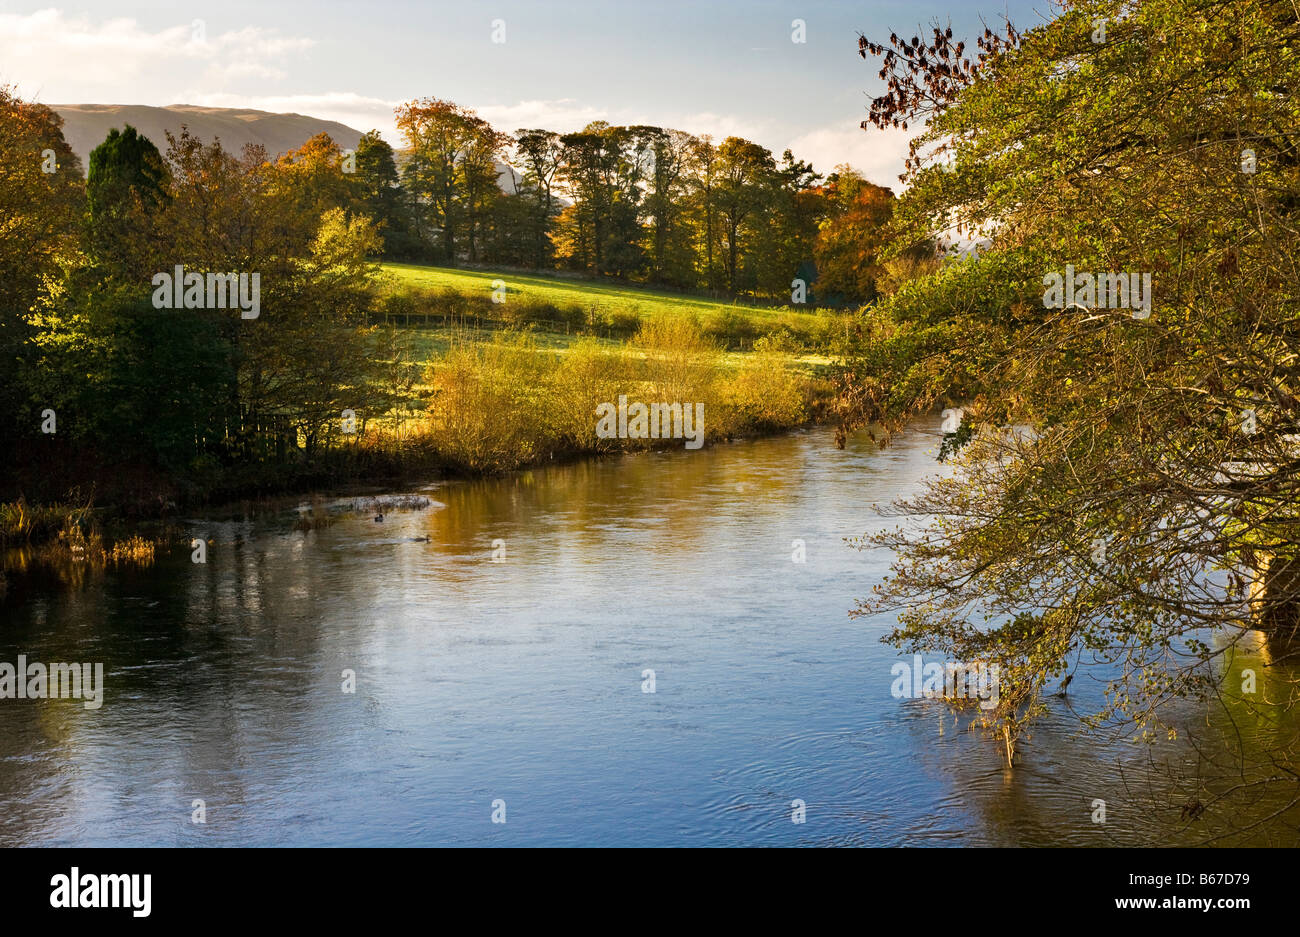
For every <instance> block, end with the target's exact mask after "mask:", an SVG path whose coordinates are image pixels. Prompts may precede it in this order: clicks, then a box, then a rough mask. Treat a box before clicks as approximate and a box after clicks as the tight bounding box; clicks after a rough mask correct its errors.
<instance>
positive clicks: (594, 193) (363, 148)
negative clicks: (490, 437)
mask: <svg viewBox="0 0 1300 937" xmlns="http://www.w3.org/2000/svg"><path fill="white" fill-rule="evenodd" d="M397 127H398V130H399V132H400V133H401V136H402V142H403V148H402V150H401V151H400V152H396V151H394V149H393V148H392V147H391V146H389V144H388V143H386V142H385V141H384V140H383V139H382V138H381V137H380V136H379V134H378V132H377V131H371V132H370V133H368V134H366V135H365V136H364V137H363V138H362V140H361V142H360V144H359V145H358V147H357V150H356V153H355V172H353V173H350V176H351V178H352V180H353V183H352V191H353V193H354V198H355V202H354V203H353V204H356V205H358V206H359V207H361V208H363V209H364V210H365V211H367V212H368V213H369V214H370V215H371V216H372V217H373V218H374V219H375V221H376V223H377V224H378V226H379V228H380V231H381V233H382V235H383V238H384V248H383V254H384V256H385V257H388V258H391V259H401V260H416V261H424V262H431V263H440V264H448V265H456V264H460V263H470V264H484V265H500V266H515V267H528V268H534V269H538V270H548V269H562V270H571V271H579V272H583V273H587V274H591V275H595V276H612V277H619V278H622V279H626V280H630V281H637V282H645V283H651V284H657V285H662V286H670V287H675V288H680V289H690V290H707V291H710V292H712V293H714V294H717V295H731V296H740V295H746V296H752V297H760V298H767V299H780V300H783V301H785V302H789V301H790V299H791V293H792V285H791V284H792V283H793V281H794V280H795V279H796V278H798V279H802V280H804V281H805V282H806V283H807V284H808V289H809V296H808V298H807V301H808V302H822V303H832V304H840V303H863V302H867V301H870V300H872V299H874V298H875V295H876V282H875V281H876V279H877V277H878V276H879V275H880V272H881V271H880V269H879V267H878V266H877V263H876V260H875V248H876V240H875V238H876V235H875V233H874V232H875V231H876V230H877V229H878V228H879V227H880V225H881V224H882V223H883V222H884V221H886V220H888V218H889V215H890V212H891V210H892V205H893V201H894V199H893V194H892V193H891V192H890V190H889V189H886V188H882V187H880V186H876V185H872V184H871V183H868V182H866V181H865V180H864V179H863V178H862V177H861V175H860V174H858V173H857V172H856V171H854V170H853V169H851V168H850V167H847V166H841V167H839V168H837V169H836V170H835V171H834V172H832V173H830V174H829V175H826V176H823V175H821V174H819V173H817V172H816V171H814V169H813V168H812V166H810V165H809V164H808V163H806V162H804V161H802V160H798V159H796V158H795V157H794V155H793V154H792V153H791V152H790V151H789V150H787V151H785V153H784V154H782V156H781V158H780V159H779V160H778V159H776V158H775V157H774V156H773V154H772V153H771V152H770V151H769V150H767V149H766V148H764V147H762V146H760V145H759V144H757V143H753V142H751V141H749V140H744V139H741V138H740V137H727V138H726V139H725V140H723V141H721V142H720V143H715V142H714V141H713V140H712V139H711V138H709V137H708V136H700V137H697V136H694V135H692V134H689V133H685V132H683V131H680V130H673V129H665V128H662V127H651V126H632V127H617V126H611V125H609V124H607V123H604V122H601V121H597V122H594V123H591V124H589V125H588V126H587V127H585V128H583V129H582V130H580V131H578V132H576V133H568V134H560V133H556V132H553V131H550V130H542V129H521V130H517V131H516V132H515V133H514V134H512V135H511V134H506V133H502V132H501V131H499V130H497V129H496V128H494V127H492V126H491V125H490V124H489V123H488V122H487V121H485V120H484V119H483V118H481V117H479V116H478V115H476V114H475V113H474V112H473V111H472V110H469V109H467V108H464V107H460V106H458V105H456V104H453V103H451V102H449V101H442V100H438V99H436V98H425V99H421V100H416V101H411V102H410V103H408V104H405V105H402V106H401V107H399V108H398V109H397ZM341 158H342V157H341V156H340V155H339V154H338V153H337V151H336V148H335V147H334V145H333V143H332V141H330V140H329V138H328V137H324V136H322V137H317V138H316V139H315V140H313V141H312V142H311V143H309V144H308V146H306V147H304V148H303V150H301V151H299V153H298V154H297V156H296V157H295V159H296V161H297V162H299V163H302V164H304V165H310V164H312V163H320V162H322V161H323V162H324V164H325V165H326V166H328V165H329V164H330V163H332V162H333V161H335V160H338V159H341ZM334 178H336V179H337V176H334Z"/></svg>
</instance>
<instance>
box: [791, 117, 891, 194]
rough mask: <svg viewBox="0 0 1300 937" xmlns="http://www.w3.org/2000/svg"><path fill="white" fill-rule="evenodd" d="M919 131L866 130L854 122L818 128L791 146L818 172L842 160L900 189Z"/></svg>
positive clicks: (872, 179) (874, 179) (880, 182)
mask: <svg viewBox="0 0 1300 937" xmlns="http://www.w3.org/2000/svg"><path fill="white" fill-rule="evenodd" d="M915 135H916V131H912V130H901V129H898V128H894V127H890V128H888V129H886V130H877V129H874V128H873V129H871V130H863V129H861V128H860V127H858V126H857V125H855V124H850V125H848V126H840V125H834V126H830V127H819V128H818V129H816V130H810V131H808V132H807V133H804V134H801V135H800V136H798V137H795V138H794V139H793V140H791V141H790V144H789V145H790V149H791V150H793V151H794V155H795V156H797V157H798V158H799V159H803V160H807V161H808V162H810V163H812V164H813V166H815V167H816V168H817V170H818V171H819V172H823V173H825V172H830V171H831V170H832V169H833V168H834V167H835V166H837V165H839V164H840V163H848V164H849V165H850V166H852V167H853V168H854V169H856V170H858V171H859V172H860V173H862V175H863V176H864V177H865V178H866V179H867V181H868V182H874V183H875V184H876V185H883V186H888V187H889V188H891V189H893V190H894V191H895V192H899V191H901V188H902V184H901V183H900V182H899V181H898V177H899V175H900V174H901V173H902V171H903V163H904V161H905V160H906V159H907V152H908V143H909V141H910V140H911V139H912V137H913V136H915Z"/></svg>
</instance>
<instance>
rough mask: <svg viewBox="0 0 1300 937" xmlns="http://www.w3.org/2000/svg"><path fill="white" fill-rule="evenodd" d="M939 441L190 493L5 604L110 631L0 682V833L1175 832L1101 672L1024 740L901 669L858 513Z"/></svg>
mask: <svg viewBox="0 0 1300 937" xmlns="http://www.w3.org/2000/svg"><path fill="white" fill-rule="evenodd" d="M934 424H935V425H934V426H933V427H929V426H927V427H925V429H927V430H937V428H938V421H937V420H935V421H934ZM936 441H937V437H936V436H935V435H934V434H933V433H932V432H922V431H912V432H909V433H907V434H905V435H903V436H902V437H901V438H900V439H899V440H898V441H897V442H896V443H895V444H894V445H893V446H891V447H890V448H887V449H883V450H881V449H877V448H876V447H875V446H874V445H873V444H872V443H871V442H870V441H869V440H868V439H867V438H866V437H865V435H864V436H858V437H854V438H853V439H851V441H850V445H849V446H848V448H847V449H845V450H843V451H840V450H836V449H835V448H834V445H833V443H832V441H831V435H830V433H829V431H826V430H813V431H808V432H802V433H797V434H794V435H790V436H783V437H778V438H772V439H765V440H757V441H748V442H740V443H735V444H731V445H722V446H716V447H710V448H708V449H704V450H699V451H694V452H691V451H685V450H673V451H665V452H660V453H653V454H642V455H635V456H629V457H621V458H614V459H608V460H603V461H594V462H583V463H578V464H572V465H564V466H557V467H553V468H545V469H539V470H534V471H530V472H525V473H522V474H520V475H518V476H514V477H510V478H506V479H499V480H491V481H481V482H448V483H442V484H436V485H431V486H428V487H427V488H425V489H422V490H421V491H419V492H416V493H422V494H424V495H427V496H428V497H429V498H430V499H432V503H431V505H430V506H429V507H428V508H427V509H424V510H416V511H399V512H389V513H388V514H387V515H386V517H385V520H384V521H383V522H382V523H376V522H375V521H373V520H372V519H371V517H370V515H369V514H368V513H366V514H357V513H348V514H340V515H339V517H338V519H337V520H336V522H335V523H333V524H332V525H330V526H328V527H325V528H322V529H317V530H311V531H306V532H304V531H300V530H296V529H294V519H295V516H296V515H295V512H294V510H293V509H292V505H290V506H288V509H287V510H286V511H285V512H283V513H282V514H279V515H276V516H270V517H267V516H262V517H260V518H258V519H255V520H244V519H233V520H232V519H230V518H228V517H226V518H220V517H213V518H194V519H191V520H190V522H189V530H190V532H191V533H193V534H195V535H202V536H204V537H206V538H208V539H210V540H212V544H211V545H210V546H209V548H208V558H207V563H206V564H203V565H196V564H193V563H191V562H190V556H189V552H188V551H178V552H176V553H175V554H174V555H172V556H169V557H165V558H163V559H162V560H161V561H160V562H159V563H158V564H157V565H155V566H154V567H153V568H151V569H146V570H137V571H123V572H117V573H113V572H110V573H107V574H105V575H104V576H103V577H100V578H98V579H92V581H90V582H89V583H88V584H87V585H86V586H84V587H83V588H81V589H78V590H74V591H64V592H50V593H47V594H37V595H35V596H32V595H29V596H28V597H27V598H26V600H25V601H24V602H22V603H21V604H15V603H12V602H11V604H10V605H9V606H6V607H4V608H3V615H4V619H3V622H4V626H3V630H2V631H0V660H6V661H10V662H13V661H15V660H16V657H17V655H18V654H20V653H22V654H26V655H27V657H28V658H29V660H40V661H51V662H52V661H102V662H103V663H104V664H105V668H106V671H107V677H106V682H107V690H106V694H105V701H104V705H103V707H102V708H100V709H99V710H97V711H87V710H85V709H84V708H83V707H82V706H81V705H80V703H79V702H76V701H70V700H54V701H40V700H7V701H3V702H0V843H3V844H4V845H15V844H30V845H54V844H68V845H72V844H76V845H95V846H100V845H181V846H197V845H486V844H500V845H543V844H545V845H642V846H659V845H740V844H749V845H802V844H861V845H900V844H911V845H957V844H963V845H981V844H996V845H1008V844H1009V845H1057V844H1075V845H1103V844H1108V843H1112V842H1132V841H1142V842H1145V841H1153V840H1154V841H1169V840H1170V839H1171V838H1174V839H1176V838H1177V837H1179V836H1181V835H1184V833H1186V828H1187V827H1188V824H1187V823H1185V822H1180V820H1179V817H1178V814H1177V812H1176V811H1175V810H1169V809H1166V810H1164V811H1163V812H1154V813H1153V812H1151V810H1150V808H1149V806H1142V805H1141V804H1142V803H1143V802H1144V801H1143V798H1147V797H1149V790H1144V791H1143V792H1142V796H1141V797H1135V796H1134V794H1133V792H1132V791H1131V790H1130V786H1131V785H1132V784H1134V783H1135V781H1136V783H1137V785H1138V786H1139V787H1142V786H1143V785H1145V786H1146V787H1147V788H1149V787H1150V782H1151V778H1152V777H1156V778H1157V781H1158V779H1159V776H1160V771H1159V770H1156V771H1153V770H1152V768H1151V766H1150V764H1149V762H1150V759H1151V755H1150V754H1149V753H1148V751H1147V749H1146V748H1144V747H1134V746H1131V745H1129V744H1127V743H1114V744H1111V743H1103V742H1100V741H1097V740H1095V739H1087V738H1080V737H1077V736H1076V735H1075V730H1076V729H1077V726H1078V720H1077V717H1076V716H1075V714H1074V713H1073V712H1071V705H1072V706H1075V707H1078V708H1079V709H1080V711H1086V709H1087V706H1086V704H1087V703H1088V702H1089V699H1090V697H1089V694H1093V696H1094V697H1095V694H1096V692H1097V690H1096V687H1095V686H1090V685H1089V681H1088V680H1086V679H1080V680H1078V681H1076V687H1077V695H1076V696H1075V697H1074V698H1073V700H1072V702H1071V704H1070V705H1065V704H1064V703H1059V702H1054V704H1053V711H1052V713H1051V715H1050V716H1049V718H1048V719H1047V720H1046V721H1045V722H1044V723H1043V724H1042V726H1040V727H1039V729H1038V730H1036V732H1035V733H1034V737H1033V738H1032V739H1031V740H1029V741H1028V742H1026V743H1025V744H1024V746H1023V748H1022V751H1023V762H1022V763H1018V764H1017V767H1016V769H1015V770H1014V771H1008V770H1007V769H1006V768H1005V767H1004V766H1003V764H1002V763H1001V761H1000V757H999V750H998V748H997V746H995V745H994V744H992V743H991V742H989V741H988V740H986V739H984V738H982V737H981V736H980V735H979V734H978V733H977V732H970V731H965V730H964V729H963V728H962V725H961V723H960V721H959V720H956V719H955V717H954V716H953V715H952V714H951V713H949V712H947V711H946V710H945V709H944V708H943V707H942V706H940V705H938V704H936V703H934V702H928V701H913V700H899V699H895V698H893V697H892V696H891V694H890V686H891V683H892V682H893V679H894V678H893V677H892V676H891V674H890V666H891V665H892V664H893V663H894V662H895V661H896V660H899V659H908V660H910V655H901V654H899V653H898V652H896V651H894V650H893V649H891V648H889V647H887V646H885V645H883V644H881V643H880V640H879V638H880V636H881V635H882V634H883V633H884V632H885V631H886V630H888V628H889V627H890V626H891V625H892V624H893V623H892V621H887V620H862V619H859V620H850V619H849V618H848V616H847V612H848V610H849V609H850V608H852V607H853V604H854V601H855V600H856V599H857V598H859V597H861V596H864V595H866V594H867V593H868V592H869V591H870V588H871V586H872V584H873V583H875V582H876V581H878V579H879V577H880V576H881V575H882V574H884V573H885V572H886V571H887V567H888V563H889V560H890V555H889V554H888V553H886V552H883V551H876V550H873V551H867V552H862V551H856V550H853V549H851V548H850V547H849V546H848V545H847V544H846V543H845V542H844V538H846V537H855V536H858V535H860V534H862V533H864V532H865V531H868V530H872V529H876V528H878V527H879V525H881V524H882V523H885V521H883V520H882V519H881V518H879V517H876V516H875V515H874V514H873V512H872V510H871V508H872V504H873V503H877V502H879V503H885V502H888V501H890V500H892V499H893V498H895V497H898V496H900V495H903V494H906V493H908V492H911V491H914V490H915V489H916V486H917V485H918V484H919V481H920V479H921V478H922V477H923V476H924V475H925V474H926V473H929V472H933V471H936V470H937V469H938V468H939V467H938V466H937V465H936V463H935V461H934V447H935V444H936ZM346 500H347V502H349V503H350V502H351V501H352V500H353V499H351V498H349V499H346ZM888 523H894V522H893V521H889V522H888ZM417 537H428V538H429V541H428V542H417V541H416V540H415V538H417ZM494 541H504V550H505V555H504V558H503V559H501V558H500V556H499V553H500V551H499V550H498V559H501V561H497V562H494V560H493V550H494V548H493V542H494ZM795 541H803V544H804V548H805V551H806V562H804V563H796V562H794V561H793V560H792V553H793V551H794V550H795V547H796V544H795ZM345 670H351V671H354V672H355V674H356V692H355V693H353V694H348V693H344V692H343V691H342V688H341V687H342V683H343V676H342V675H343V672H344V671H345ZM647 670H653V671H654V689H655V692H654V693H647V692H643V685H644V683H645V677H643V673H644V672H645V671H647ZM1201 719H1202V721H1204V719H1205V717H1204V716H1203V715H1202V716H1201ZM1157 755H1158V758H1161V759H1165V760H1168V759H1171V758H1172V759H1173V763H1174V764H1175V765H1176V766H1181V767H1187V765H1183V764H1182V762H1180V761H1179V759H1182V758H1184V754H1182V753H1180V750H1179V749H1177V748H1172V749H1171V748H1168V747H1166V748H1165V749H1162V750H1160V751H1159V752H1158V753H1157ZM1188 764H1190V762H1189V763H1188ZM1157 768H1160V769H1161V770H1163V763H1162V764H1161V765H1158V766H1157ZM196 798H197V799H202V800H203V801H204V802H205V806H206V820H207V822H206V823H205V824H202V825H199V824H195V823H193V822H191V818H192V811H193V802H194V800H195V799H196ZM1097 798H1102V799H1105V800H1106V801H1107V804H1108V811H1109V815H1108V821H1107V823H1106V824H1104V825H1101V824H1097V823H1094V822H1093V821H1092V814H1093V808H1092V806H1091V805H1092V804H1093V802H1094V801H1095V799H1097ZM497 800H501V801H504V802H505V811H506V822H505V823H493V822H492V815H493V802H494V801H497ZM796 800H799V801H803V803H804V804H805V805H806V822H804V823H793V822H792V820H791V816H792V803H793V802H794V801H796ZM1259 809H1260V811H1261V812H1262V811H1263V810H1264V807H1263V806H1261V807H1260V808H1259ZM1193 832H1196V831H1193Z"/></svg>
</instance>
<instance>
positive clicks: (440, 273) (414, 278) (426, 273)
mask: <svg viewBox="0 0 1300 937" xmlns="http://www.w3.org/2000/svg"><path fill="white" fill-rule="evenodd" d="M383 269H384V271H385V272H386V273H389V274H392V275H393V277H394V278H395V279H396V282H397V284H398V285H399V286H409V287H415V288H419V289H434V290H441V289H450V290H456V291H457V292H461V293H470V294H473V293H479V294H482V295H485V296H486V295H491V292H492V282H493V281H494V280H502V281H504V282H505V284H506V296H507V301H509V298H510V297H514V296H518V297H520V298H523V299H531V300H537V301H540V302H549V303H554V304H555V305H557V306H568V305H580V306H584V307H587V308H592V309H595V310H597V311H599V312H611V311H617V312H634V313H636V314H637V315H639V316H640V317H641V318H644V319H649V318H653V317H655V316H657V315H663V314H670V315H673V314H680V313H683V312H687V313H694V314H695V315H696V316H698V317H699V318H700V319H702V320H703V319H707V318H708V317H709V316H716V315H718V314H719V313H722V312H732V313H739V314H741V315H744V316H747V317H750V318H752V319H755V320H758V321H763V320H768V321H771V322H776V321H777V320H778V319H781V318H784V317H791V318H793V319H794V320H796V321H798V320H800V319H805V320H814V321H815V320H817V319H818V318H819V317H818V316H817V315H816V314H814V313H808V312H802V311H796V310H795V309H793V308H792V307H789V306H753V305H747V304H744V303H738V302H732V301H730V300H722V299H708V298H706V297H701V296H691V295H688V294H683V293H673V292H666V291H660V290H654V289H650V288H647V287H640V286H632V285H629V284H625V283H609V282H602V281H600V280H596V279H590V278H572V279H567V278H563V277H549V276H537V275H529V274H520V273H505V272H491V271H479V270H456V269H452V268H449V267H424V266H419V265H416V264H391V263H389V264H384V265H383Z"/></svg>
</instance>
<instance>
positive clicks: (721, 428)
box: [426, 316, 811, 473]
mask: <svg viewBox="0 0 1300 937" xmlns="http://www.w3.org/2000/svg"><path fill="white" fill-rule="evenodd" d="M426 381H427V382H428V383H429V384H430V385H431V386H432V387H433V397H432V402H431V405H430V415H431V429H430V436H431V440H430V441H431V444H432V446H433V447H434V448H435V449H436V450H437V451H438V452H439V454H440V455H441V456H442V457H443V459H444V460H445V461H446V462H447V463H448V464H450V465H452V466H455V467H458V468H460V469H462V470H465V471H469V472H474V473H483V472H498V471H508V470H510V469H514V468H518V467H520V466H523V465H527V464H530V463H535V462H539V461H545V460H547V459H551V458H554V457H557V456H570V455H581V454H586V453H596V452H607V451H612V450H628V449H639V448H648V447H651V446H667V445H672V446H681V445H682V444H683V442H682V441H681V440H662V439H601V438H598V437H597V435H596V422H597V417H596V408H597V406H598V405H599V404H602V403H613V404H616V403H617V401H618V398H619V397H620V395H625V396H626V397H627V398H628V401H629V402H636V401H639V402H643V403H647V404H649V403H668V404H673V403H680V404H682V405H684V406H687V405H689V406H694V405H695V404H697V403H700V404H703V405H704V432H705V439H706V441H717V440H719V439H726V438H730V437H732V436H736V435H743V434H747V433H753V432H771V431H774V430H780V429H785V428H789V427H793V426H797V425H800V424H802V423H804V422H806V421H807V420H808V415H809V405H808V404H809V398H810V390H811V388H810V384H809V382H808V380H807V379H806V378H804V377H803V376H801V375H799V374H797V373H795V372H794V371H793V370H791V368H790V367H789V365H788V364H787V358H786V346H784V345H782V344H781V342H779V341H777V340H775V339H773V340H770V341H769V340H760V342H759V346H758V351H757V352H756V354H754V355H753V356H751V357H750V359H749V360H747V361H745V362H744V363H742V364H741V366H739V367H738V368H737V367H728V366H727V365H726V364H725V363H724V356H723V353H722V350H721V349H720V348H719V347H718V345H717V344H716V343H715V342H714V341H712V340H711V339H710V338H709V337H708V336H707V335H706V334H705V333H704V331H703V330H702V329H701V328H700V326H699V325H698V324H697V323H696V322H695V321H694V320H693V319H691V318H686V317H682V316H675V317H667V316H664V317H657V318H655V319H653V320H651V321H650V322H647V323H645V324H644V325H642V326H641V328H640V329H639V331H638V332H637V333H636V335H635V337H634V338H633V339H632V340H631V341H630V342H628V343H627V344H625V345H624V346H622V347H616V348H611V347H609V346H606V345H601V344H599V343H597V342H596V341H595V340H593V339H581V340H579V341H577V342H575V343H574V344H573V345H572V346H570V348H569V349H568V350H567V351H566V352H564V353H563V354H557V353H551V352H546V351H542V350H540V349H538V347H537V344H536V339H535V338H533V337H532V336H531V335H528V334H526V333H514V334H508V333H501V334H498V335H496V336H494V338H493V339H492V340H491V341H489V342H485V343H471V342H458V343H456V344H454V345H453V346H452V347H451V348H450V349H449V350H448V351H447V353H446V354H445V355H444V356H443V357H442V358H441V359H440V360H436V361H435V362H434V363H433V364H432V365H431V366H430V369H429V372H428V374H427V375H426Z"/></svg>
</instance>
